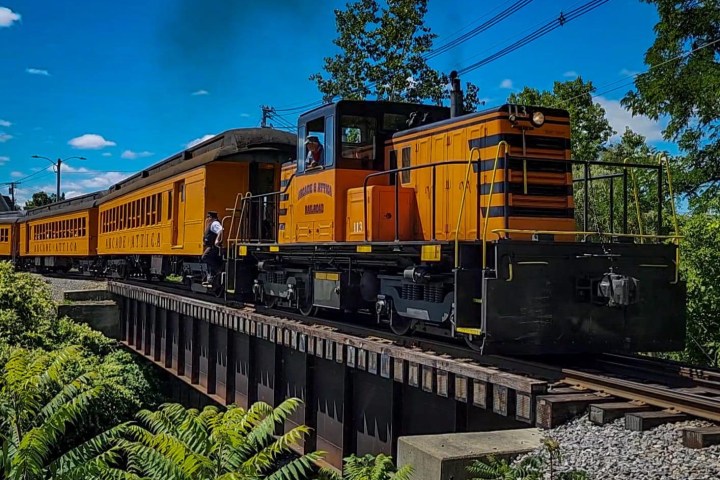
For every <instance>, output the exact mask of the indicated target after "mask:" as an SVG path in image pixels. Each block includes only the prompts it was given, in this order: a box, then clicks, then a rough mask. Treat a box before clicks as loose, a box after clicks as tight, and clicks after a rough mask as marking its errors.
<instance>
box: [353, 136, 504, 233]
mask: <svg viewBox="0 0 720 480" xmlns="http://www.w3.org/2000/svg"><path fill="white" fill-rule="evenodd" d="M473 150H476V149H473ZM483 161H484V160H481V159H480V158H478V159H477V160H472V158H470V159H469V160H447V161H444V162H437V163H426V164H423V165H412V166H409V167H400V168H393V169H390V170H384V171H382V172H374V173H371V174H369V175H367V176H366V177H365V180H364V181H363V222H364V223H363V225H367V224H368V205H367V188H368V186H369V185H368V183H369V181H370V179H371V178H376V177H381V176H391V175H392V176H393V177H394V178H393V182H394V187H395V212H394V214H395V216H394V218H395V235H394V241H395V242H399V241H400V237H399V235H400V220H399V217H398V213H399V204H400V187H401V182H400V181H399V177H400V175H399V174H401V173H403V172H412V171H416V170H425V169H430V171H431V177H430V192H429V193H430V197H431V198H432V202H430V210H431V211H430V217H431V240H433V241H435V240H437V223H436V222H437V169H438V168H441V167H448V166H453V165H462V166H468V168H470V167H473V166H474V167H475V168H476V170H477V182H476V183H477V187H478V188H477V190H478V192H480V190H481V189H480V184H481V182H480V180H481V175H480V174H481V172H482V163H483ZM496 166H497V162H496V165H495V167H496ZM468 176H469V175H468ZM466 177H467V176H466ZM504 181H505V182H507V176H506V178H505V179H504ZM469 184H470V183H469V181H468V178H466V179H465V181H464V182H463V183H462V187H463V192H465V191H466V190H467V188H468V186H469ZM506 187H507V186H506ZM504 191H505V192H507V191H508V189H507V188H504ZM463 195H464V193H463ZM481 196H482V195H478V196H477V203H478V205H477V206H478V209H477V212H478V218H477V224H478V225H479V224H480V220H481V219H480V214H481V205H480V200H481ZM463 202H464V200H463ZM363 232H364V240H365V241H366V242H367V241H369V240H368V229H367V228H363ZM476 240H480V230H479V229H478V231H477V234H476Z"/></svg>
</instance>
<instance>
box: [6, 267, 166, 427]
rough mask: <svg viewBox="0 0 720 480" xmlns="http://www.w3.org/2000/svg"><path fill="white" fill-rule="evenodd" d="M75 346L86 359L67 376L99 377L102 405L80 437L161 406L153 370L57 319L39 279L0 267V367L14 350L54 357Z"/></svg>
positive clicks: (94, 333) (76, 363)
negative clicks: (51, 353)
mask: <svg viewBox="0 0 720 480" xmlns="http://www.w3.org/2000/svg"><path fill="white" fill-rule="evenodd" d="M70 345H75V346H78V347H80V348H82V349H83V351H84V354H83V355H82V356H81V357H79V358H77V359H76V361H74V362H72V363H68V365H67V366H66V368H67V370H68V371H67V373H68V374H70V375H76V376H79V375H82V374H84V373H89V372H97V373H99V378H98V383H99V384H100V385H103V386H107V387H108V388H104V389H103V390H102V393H101V396H102V402H100V403H96V404H94V405H93V407H92V408H91V409H90V410H89V412H88V416H89V417H90V418H91V419H92V420H93V421H92V422H89V423H88V424H87V425H89V426H91V429H90V430H87V431H86V430H83V429H78V432H77V434H78V437H80V436H82V435H91V434H95V433H99V432H100V431H102V430H103V429H105V428H109V427H111V426H112V425H115V424H117V423H119V422H122V421H125V420H129V419H131V418H132V417H133V416H134V415H135V413H136V412H137V411H138V410H139V409H140V408H148V407H153V406H154V405H156V404H157V403H158V400H159V399H158V394H157V386H156V385H157V378H156V376H155V375H154V374H153V372H152V370H151V369H150V367H149V366H146V365H145V364H141V363H139V362H138V361H136V360H135V359H134V358H133V357H132V356H131V355H130V353H128V352H126V351H124V350H120V349H119V347H118V344H117V342H116V341H115V340H112V339H110V338H107V337H106V336H104V335H103V334H102V333H100V332H97V331H95V330H93V329H91V328H90V327H88V326H87V325H82V324H78V323H76V322H74V321H72V320H71V319H69V318H67V317H63V318H59V319H58V318H57V310H56V307H55V303H54V302H53V300H52V296H51V293H50V289H49V287H48V285H47V284H46V283H45V282H44V281H43V280H42V278H41V277H39V276H37V275H32V274H29V273H24V272H15V271H14V269H13V267H12V265H11V264H10V263H9V262H0V366H2V365H4V364H5V361H6V360H7V358H8V356H9V354H10V352H11V351H12V349H11V348H10V346H13V347H23V348H26V349H29V350H34V349H43V350H46V351H52V350H56V349H61V348H64V347H68V346H70Z"/></svg>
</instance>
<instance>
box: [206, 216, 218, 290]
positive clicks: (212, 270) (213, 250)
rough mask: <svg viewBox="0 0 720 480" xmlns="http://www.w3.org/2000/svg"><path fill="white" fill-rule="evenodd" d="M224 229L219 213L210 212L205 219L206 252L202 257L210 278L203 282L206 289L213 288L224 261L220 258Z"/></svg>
mask: <svg viewBox="0 0 720 480" xmlns="http://www.w3.org/2000/svg"><path fill="white" fill-rule="evenodd" d="M222 234H223V227H222V223H220V221H219V220H218V214H217V212H213V211H210V212H208V213H207V218H206V219H205V236H204V237H203V247H205V251H204V252H203V255H202V261H203V262H204V263H205V264H207V266H208V277H207V280H206V281H204V282H203V286H204V287H211V286H212V284H213V279H214V278H215V275H217V271H218V269H219V268H220V264H221V262H222V259H221V257H220V247H221V245H222Z"/></svg>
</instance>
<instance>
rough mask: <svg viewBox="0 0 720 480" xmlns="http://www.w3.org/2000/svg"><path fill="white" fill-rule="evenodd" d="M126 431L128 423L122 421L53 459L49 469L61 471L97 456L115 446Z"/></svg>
mask: <svg viewBox="0 0 720 480" xmlns="http://www.w3.org/2000/svg"><path fill="white" fill-rule="evenodd" d="M127 431H128V424H127V423H122V424H120V425H117V426H115V427H113V428H111V429H110V430H107V431H105V432H103V433H101V434H100V435H97V436H95V437H93V438H91V439H90V440H88V441H86V442H85V443H83V444H81V445H78V446H77V447H75V448H73V449H72V450H70V451H68V452H65V453H64V454H63V455H62V456H60V457H58V458H57V459H56V460H55V461H53V462H52V463H51V464H50V465H49V469H50V471H52V472H59V473H62V472H65V471H68V470H70V469H72V468H74V467H75V466H76V465H82V464H83V463H85V462H87V461H89V460H90V459H92V458H97V457H98V456H99V455H101V454H103V453H105V452H108V451H109V450H110V449H111V447H113V446H115V445H116V443H117V442H116V440H117V439H119V438H121V437H122V436H123V435H125V433H127Z"/></svg>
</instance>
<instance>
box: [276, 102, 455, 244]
mask: <svg viewBox="0 0 720 480" xmlns="http://www.w3.org/2000/svg"><path fill="white" fill-rule="evenodd" d="M449 115H450V112H449V109H447V108H444V107H436V106H426V105H416V104H409V103H394V102H364V101H349V100H346V101H340V102H338V103H334V104H329V105H325V106H323V107H320V108H318V109H316V110H313V111H311V112H308V113H306V114H305V115H303V116H301V117H300V119H299V121H298V137H299V140H298V150H297V164H296V174H295V178H294V180H293V181H292V182H290V183H289V184H288V186H289V190H288V192H287V193H286V195H288V199H289V200H290V206H289V208H286V209H280V215H279V224H280V231H279V236H278V239H277V241H278V243H280V244H283V243H311V242H344V241H346V240H350V241H353V240H357V241H360V240H362V239H361V238H359V237H358V238H355V237H356V236H358V235H357V234H358V233H360V232H361V230H359V228H360V225H359V224H358V223H357V222H356V221H350V216H349V213H350V212H349V211H348V209H353V205H354V206H355V207H354V210H355V214H358V213H359V212H360V211H361V210H358V208H361V207H362V205H360V207H358V203H360V204H362V202H363V200H362V198H363V197H362V193H360V196H359V202H358V198H357V197H358V193H357V191H355V194H354V195H352V196H349V193H348V192H349V191H352V189H357V188H363V186H364V184H365V183H366V179H367V176H368V174H371V173H373V172H379V171H383V170H386V169H392V168H396V165H395V164H392V163H391V162H390V160H391V159H390V158H389V157H388V158H386V156H385V150H384V145H385V141H386V139H388V138H389V137H390V136H391V135H392V134H394V133H395V132H398V131H401V130H406V129H408V128H412V127H413V126H416V125H421V124H425V123H429V122H433V121H438V120H442V119H445V118H448V117H449ZM318 145H319V148H318ZM318 151H319V152H320V153H317V152H318ZM393 161H394V157H393ZM392 182H393V179H392V178H389V177H387V176H378V177H375V178H373V179H371V180H370V181H369V182H368V183H369V184H370V186H371V187H375V186H377V187H382V186H385V187H388V186H389V185H390V184H391V183H392ZM385 191H386V193H387V192H388V190H387V189H385ZM377 192H380V189H378V190H377ZM351 193H352V192H351ZM373 193H374V190H372V189H371V190H370V195H373ZM408 198H409V197H408ZM388 232H389V231H388ZM353 234H355V235H353ZM386 236H387V234H386Z"/></svg>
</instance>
